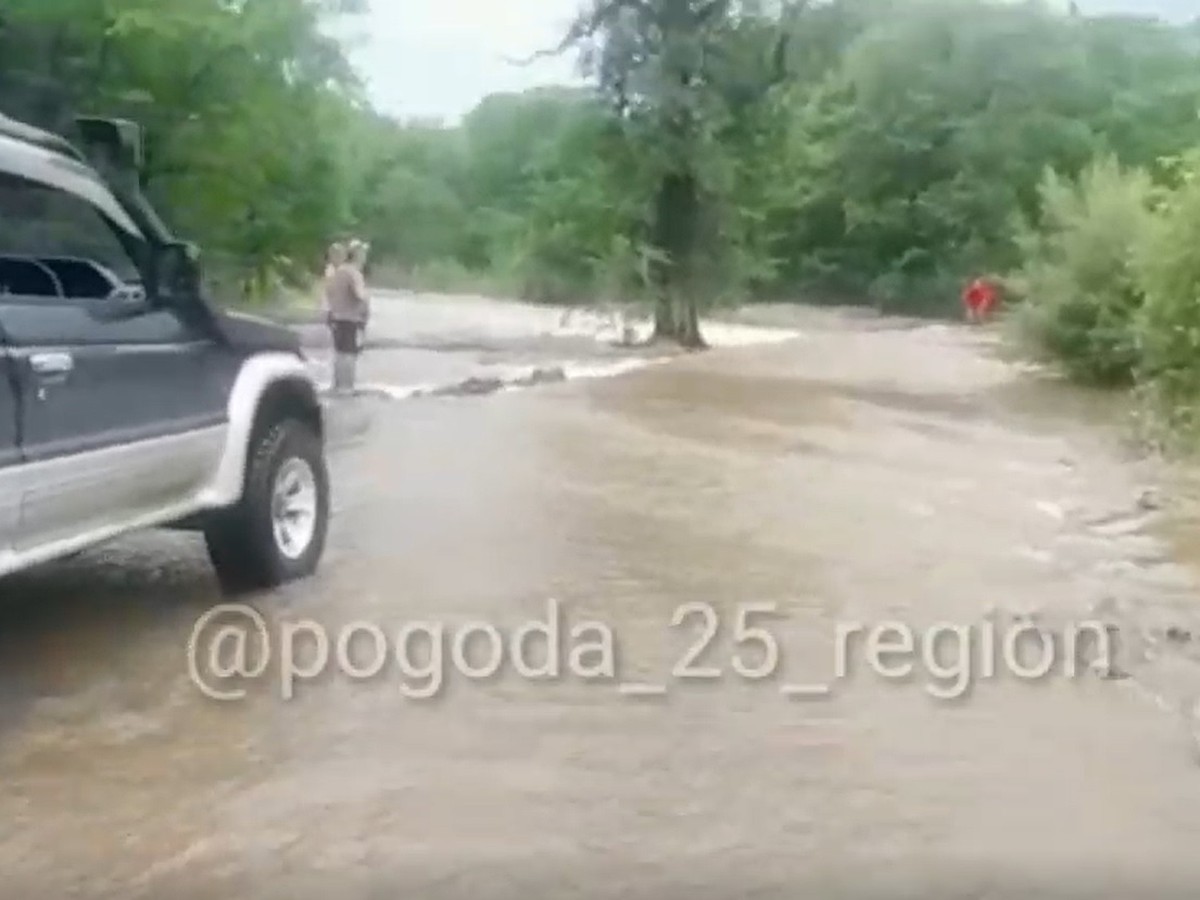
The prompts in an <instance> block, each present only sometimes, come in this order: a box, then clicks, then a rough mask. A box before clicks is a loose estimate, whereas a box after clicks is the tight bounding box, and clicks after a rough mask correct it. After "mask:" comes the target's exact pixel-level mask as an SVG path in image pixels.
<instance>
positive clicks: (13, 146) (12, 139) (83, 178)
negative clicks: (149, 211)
mask: <svg viewBox="0 0 1200 900" xmlns="http://www.w3.org/2000/svg"><path fill="white" fill-rule="evenodd" d="M9 121H13V120H11V119H10V120H9ZM18 124H19V123H18ZM43 134H45V132H43ZM51 137H53V136H52V135H51ZM63 143H66V142H65V141H64V142H63ZM67 146H68V147H69V146H70V145H69V144H68V145H67ZM5 174H6V175H15V176H17V177H18V178H23V179H25V180H26V181H32V182H35V183H37V184H42V185H46V186H48V187H52V188H56V189H57V190H61V191H66V192H67V193H69V194H74V195H75V196H76V197H79V198H80V199H82V200H84V201H86V202H87V203H90V204H91V205H92V206H94V207H95V208H96V209H98V210H99V211H100V212H102V213H103V214H104V215H105V217H107V218H108V219H109V220H110V221H112V222H113V223H115V224H116V225H118V226H120V227H121V228H122V229H123V230H125V231H127V232H128V233H129V234H131V235H133V236H135V237H137V238H139V239H141V238H143V235H142V231H141V229H140V228H138V226H137V225H135V224H134V222H133V220H132V219H131V218H130V217H129V214H128V213H127V212H126V211H125V210H124V208H122V206H121V204H120V203H118V202H117V200H116V198H115V197H114V196H113V194H112V192H111V191H110V190H109V189H108V187H107V186H106V185H105V184H104V182H103V181H102V180H101V179H100V178H99V176H97V175H96V173H95V172H94V171H93V170H92V169H91V168H89V167H88V166H87V165H86V164H85V163H84V162H82V161H81V160H80V159H79V157H78V155H77V154H74V153H72V154H70V155H66V154H63V153H61V152H59V151H57V150H55V149H53V148H48V147H45V146H43V145H42V144H41V143H38V142H34V141H28V140H24V139H23V138H21V137H18V136H16V135H15V134H9V133H6V132H4V131H2V130H0V175H5Z"/></svg>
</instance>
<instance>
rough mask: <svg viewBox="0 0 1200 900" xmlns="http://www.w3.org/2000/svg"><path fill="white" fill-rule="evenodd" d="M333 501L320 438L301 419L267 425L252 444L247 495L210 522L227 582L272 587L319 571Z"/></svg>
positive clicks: (213, 550) (232, 587)
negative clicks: (317, 569) (330, 499)
mask: <svg viewBox="0 0 1200 900" xmlns="http://www.w3.org/2000/svg"><path fill="white" fill-rule="evenodd" d="M329 506H330V503H329V474H328V471H327V469H326V466H325V456H324V452H323V448H322V444H321V439H320V437H319V436H318V435H317V434H315V433H314V432H313V430H312V429H311V428H310V427H308V426H307V425H305V424H304V423H303V422H300V421H298V420H296V419H286V420H284V421H282V422H279V423H277V424H275V425H273V426H271V427H268V428H266V429H263V430H262V431H261V432H260V433H259V434H258V435H257V437H256V439H255V440H254V443H253V444H252V446H251V447H250V451H249V454H248V462H247V471H246V481H245V489H244V491H243V493H242V499H241V501H240V502H239V503H238V505H237V506H235V507H233V508H232V509H229V510H226V511H223V512H221V513H219V514H217V515H216V516H215V517H214V518H213V519H212V520H211V521H210V522H209V523H208V524H207V526H206V527H205V529H204V537H205V541H206V543H207V544H208V554H209V557H210V558H211V559H212V562H213V566H214V568H215V569H216V571H217V577H218V579H219V580H220V582H221V585H222V587H223V588H224V589H225V590H226V591H228V592H242V591H250V590H259V589H265V588H272V587H277V586H278V585H281V584H284V583H286V582H289V581H294V580H296V579H298V578H304V577H306V576H308V575H311V574H312V573H313V572H315V571H316V568H317V564H318V562H320V559H321V554H322V553H323V552H324V549H325V537H326V534H327V532H328V529H329Z"/></svg>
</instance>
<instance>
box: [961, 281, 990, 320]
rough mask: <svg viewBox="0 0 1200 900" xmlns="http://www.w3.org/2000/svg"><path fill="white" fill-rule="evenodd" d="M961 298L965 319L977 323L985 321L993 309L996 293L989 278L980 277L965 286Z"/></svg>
mask: <svg viewBox="0 0 1200 900" xmlns="http://www.w3.org/2000/svg"><path fill="white" fill-rule="evenodd" d="M962 299H963V306H964V307H966V312H967V321H968V322H971V323H972V324H976V325H979V324H982V323H983V322H985V321H987V319H988V317H989V316H990V315H991V314H992V310H993V309H995V307H996V301H997V299H998V293H997V291H996V286H995V285H994V284H993V283H992V281H991V279H989V278H984V277H980V278H976V279H975V280H974V281H972V282H971V283H970V284H968V285H967V286H966V288H965V289H964V290H963V297H962Z"/></svg>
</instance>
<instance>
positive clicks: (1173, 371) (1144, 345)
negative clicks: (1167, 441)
mask: <svg viewBox="0 0 1200 900" xmlns="http://www.w3.org/2000/svg"><path fill="white" fill-rule="evenodd" d="M1181 174H1182V178H1181V183H1180V184H1179V185H1178V187H1177V188H1176V189H1175V190H1173V191H1171V192H1170V194H1169V195H1168V197H1167V199H1166V201H1165V202H1164V204H1163V207H1162V210H1161V212H1160V214H1159V215H1158V216H1157V217H1156V218H1155V220H1154V221H1153V222H1151V223H1150V227H1149V228H1147V229H1146V231H1145V234H1144V236H1143V239H1142V241H1141V243H1140V245H1139V252H1138V256H1137V263H1138V273H1139V276H1140V282H1141V285H1142V288H1143V290H1144V291H1145V303H1144V305H1143V307H1142V309H1141V313H1140V315H1139V316H1138V321H1137V326H1138V336H1139V344H1140V350H1141V359H1140V365H1139V375H1140V376H1141V379H1142V381H1143V383H1144V385H1145V388H1146V391H1145V393H1146V395H1147V396H1148V398H1149V399H1150V400H1151V402H1152V407H1153V408H1152V411H1153V412H1154V413H1155V414H1156V416H1157V417H1158V418H1159V419H1160V420H1161V421H1162V422H1163V423H1164V424H1166V425H1168V426H1170V427H1171V428H1172V430H1174V431H1178V432H1180V433H1182V434H1185V435H1187V436H1188V437H1190V438H1191V439H1192V440H1193V441H1194V440H1195V439H1196V438H1198V437H1200V179H1198V177H1197V176H1200V154H1197V153H1194V154H1191V155H1190V156H1189V157H1188V159H1186V160H1185V161H1184V164H1183V167H1182V172H1181Z"/></svg>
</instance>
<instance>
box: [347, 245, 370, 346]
mask: <svg viewBox="0 0 1200 900" xmlns="http://www.w3.org/2000/svg"><path fill="white" fill-rule="evenodd" d="M348 252H349V256H350V262H351V264H352V265H353V266H354V267H355V268H356V269H358V272H359V274H360V275H361V276H362V281H363V285H364V293H366V281H367V259H368V257H369V255H370V252H371V245H370V244H368V243H367V242H366V241H360V240H358V239H355V240H353V241H351V242H350V246H349V251H348ZM370 318H371V298H370V295H369V294H367V300H366V309H365V311H364V314H363V320H362V322H361V323H359V326H358V346H359V349H360V350H361V349H362V348H363V347H365V346H366V342H367V323H368V322H369V321H370Z"/></svg>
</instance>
